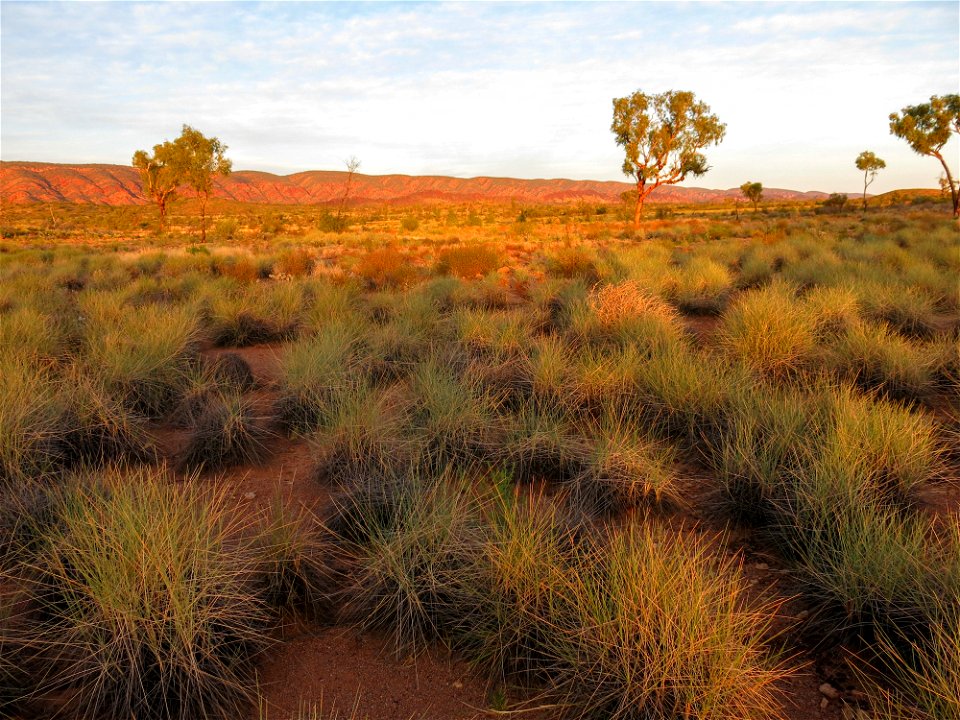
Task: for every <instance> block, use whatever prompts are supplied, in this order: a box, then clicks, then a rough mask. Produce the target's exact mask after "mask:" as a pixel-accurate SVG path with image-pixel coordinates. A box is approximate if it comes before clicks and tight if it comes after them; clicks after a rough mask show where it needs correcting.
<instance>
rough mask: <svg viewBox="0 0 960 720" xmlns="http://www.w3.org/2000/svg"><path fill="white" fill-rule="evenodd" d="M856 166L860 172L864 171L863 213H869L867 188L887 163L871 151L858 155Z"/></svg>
mask: <svg viewBox="0 0 960 720" xmlns="http://www.w3.org/2000/svg"><path fill="white" fill-rule="evenodd" d="M856 165H857V169H858V170H862V171H863V211H864V212H866V211H867V188H868V187H869V186H870V183H872V182H873V181H874V180H875V179H876V177H877V173H878V172H880V171H881V170H883V169H884V168H885V167H886V166H887V163H886V162H884V161H883V160H881V159H880V158H878V157H877V156H876V155H875V154H874V153H873V152H871V151H870V150H864V151H863V152H862V153H860V154H859V155H857V159H856Z"/></svg>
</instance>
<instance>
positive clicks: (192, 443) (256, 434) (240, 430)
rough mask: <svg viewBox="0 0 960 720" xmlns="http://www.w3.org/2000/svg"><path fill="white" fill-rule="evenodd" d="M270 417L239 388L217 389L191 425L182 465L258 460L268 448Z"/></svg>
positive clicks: (211, 465) (193, 466) (192, 466)
mask: <svg viewBox="0 0 960 720" xmlns="http://www.w3.org/2000/svg"><path fill="white" fill-rule="evenodd" d="M267 419H268V418H266V417H264V416H262V415H260V414H259V412H258V409H257V405H256V404H255V402H254V401H253V400H252V399H250V398H248V397H245V396H243V395H241V394H240V393H238V392H236V391H230V390H227V391H224V392H217V393H214V394H213V395H211V396H210V399H209V400H208V401H207V405H206V407H205V408H204V409H203V412H201V413H200V416H199V417H198V418H197V420H196V423H195V424H194V425H193V427H192V428H191V432H190V438H189V440H188V442H187V446H186V447H185V448H184V450H183V454H182V455H181V458H180V463H181V465H182V467H184V468H188V469H200V468H203V469H206V470H216V469H220V468H224V467H229V466H231V465H242V464H247V463H256V462H259V461H260V460H261V459H262V458H263V457H264V456H265V455H266V454H267V452H268V451H269V447H268V444H267V439H268V438H269V436H270V432H269V430H268V429H267V428H266V424H265V423H266V421H267Z"/></svg>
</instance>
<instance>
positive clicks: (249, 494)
mask: <svg viewBox="0 0 960 720" xmlns="http://www.w3.org/2000/svg"><path fill="white" fill-rule="evenodd" d="M256 496H257V494H256V493H255V492H246V493H244V494H243V499H244V500H253V499H254V498H255V497H256Z"/></svg>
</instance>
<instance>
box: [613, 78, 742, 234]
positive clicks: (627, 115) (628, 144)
mask: <svg viewBox="0 0 960 720" xmlns="http://www.w3.org/2000/svg"><path fill="white" fill-rule="evenodd" d="M610 130H611V131H612V132H613V134H614V136H616V139H617V145H619V146H621V147H622V148H623V149H624V152H625V154H626V158H625V159H624V161H623V174H624V175H629V176H630V177H632V178H634V179H635V180H636V182H637V204H636V211H635V213H634V225H637V224H638V223H639V221H640V213H641V212H642V211H643V201H644V199H645V198H646V196H647V195H649V194H650V192H652V191H653V190H655V189H656V188H658V187H660V186H661V185H673V184H675V183H678V182H681V181H683V180H684V179H685V178H686V177H687V176H688V175H693V176H695V177H699V176H701V175H704V174H705V173H706V172H707V170H708V169H709V168H708V166H707V159H706V157H705V156H704V155H703V154H702V153H701V152H700V151H701V150H702V149H703V148H705V147H707V146H708V145H715V144H718V143H719V142H720V141H721V140H723V136H724V134H725V132H726V125H724V124H723V123H721V122H720V120H719V119H718V118H717V116H716V115H712V114H710V107H709V106H708V105H706V104H705V103H703V102H698V101H697V100H696V99H695V97H694V94H693V93H692V92H686V91H677V90H669V91H667V92H665V93H660V94H656V95H647V94H646V93H643V92H641V91H639V90H637V91H636V92H634V93H633V94H632V95H628V96H627V97H622V98H614V100H613V123H612V124H611V126H610Z"/></svg>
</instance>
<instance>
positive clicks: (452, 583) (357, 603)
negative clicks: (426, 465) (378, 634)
mask: <svg viewBox="0 0 960 720" xmlns="http://www.w3.org/2000/svg"><path fill="white" fill-rule="evenodd" d="M398 482H399V485H397V486H396V487H395V489H394V492H393V493H392V494H391V496H390V502H391V505H392V507H391V512H389V513H386V514H381V513H380V512H376V511H375V512H373V513H370V512H368V510H369V508H368V506H365V505H360V506H358V507H357V508H356V510H355V511H354V514H355V517H356V519H357V521H358V522H359V523H360V524H362V525H363V526H364V528H363V529H364V532H363V535H365V536H366V538H365V541H364V542H361V543H356V544H349V545H347V546H346V547H347V554H348V557H349V558H350V560H351V562H352V564H355V565H356V570H355V571H354V573H353V574H352V582H351V584H350V585H349V586H348V587H347V589H346V594H347V603H346V606H345V607H346V613H347V616H348V617H350V618H352V619H353V620H354V621H355V622H356V623H357V624H358V625H359V626H360V627H362V628H365V629H383V630H386V631H387V632H388V633H389V635H390V637H391V638H392V640H393V645H394V648H395V651H396V653H397V654H398V655H402V654H404V653H406V652H410V653H416V652H418V651H420V650H422V649H423V648H424V647H425V645H426V644H427V643H428V642H429V641H431V640H434V639H437V638H443V637H448V636H449V634H450V632H451V628H452V627H453V625H454V624H455V623H457V622H458V621H459V620H460V619H461V618H462V617H463V616H464V614H465V612H466V610H467V605H466V603H465V601H464V599H463V598H462V593H461V592H460V591H459V590H458V588H459V587H460V584H461V583H463V582H464V581H465V579H466V578H465V576H464V574H465V572H466V571H467V569H468V568H469V567H470V566H471V555H470V553H471V551H472V549H473V548H474V547H475V546H476V542H477V537H478V534H479V531H480V517H479V508H478V504H477V501H476V498H475V496H474V494H473V492H472V490H471V489H470V488H469V486H468V485H467V484H466V483H465V482H464V481H463V480H461V479H459V478H456V477H439V478H436V479H433V478H427V477H422V476H411V477H407V478H404V479H403V480H400V481H398ZM348 502H349V500H348Z"/></svg>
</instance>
